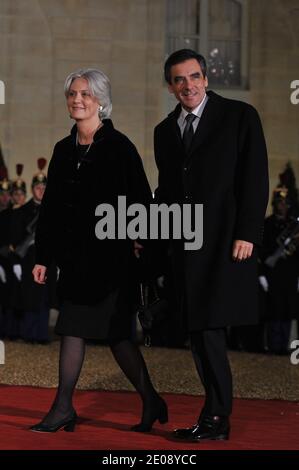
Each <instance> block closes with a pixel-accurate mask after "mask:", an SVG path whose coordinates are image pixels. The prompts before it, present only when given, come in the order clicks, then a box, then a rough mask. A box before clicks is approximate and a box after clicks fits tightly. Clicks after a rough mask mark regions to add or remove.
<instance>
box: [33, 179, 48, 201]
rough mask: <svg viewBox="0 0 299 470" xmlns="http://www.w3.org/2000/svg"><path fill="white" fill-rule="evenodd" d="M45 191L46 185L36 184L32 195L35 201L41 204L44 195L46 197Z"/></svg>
mask: <svg viewBox="0 0 299 470" xmlns="http://www.w3.org/2000/svg"><path fill="white" fill-rule="evenodd" d="M45 189H46V185H45V184H43V183H39V184H35V185H34V186H33V188H32V194H33V197H34V199H35V200H36V201H37V202H41V200H42V198H43V195H44V192H45Z"/></svg>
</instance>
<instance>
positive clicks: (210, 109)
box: [185, 91, 224, 162]
mask: <svg viewBox="0 0 299 470" xmlns="http://www.w3.org/2000/svg"><path fill="white" fill-rule="evenodd" d="M207 95H208V97H209V99H208V101H207V103H206V105H205V108H204V110H203V113H202V115H201V118H200V121H199V124H198V126H197V129H196V132H195V134H194V137H193V140H192V144H191V148H190V150H189V152H188V155H187V157H186V160H185V161H186V162H189V161H190V160H191V159H192V158H194V156H195V155H196V154H198V149H199V148H200V147H201V146H202V145H203V143H204V142H205V140H206V139H207V138H209V137H210V135H211V134H212V133H213V132H215V129H216V128H217V126H218V125H219V123H220V121H221V119H222V116H223V112H224V109H223V106H221V103H220V102H221V98H220V97H218V96H217V95H216V94H215V93H214V92H212V91H208V92H207ZM196 152H197V153H196Z"/></svg>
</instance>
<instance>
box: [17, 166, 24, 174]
mask: <svg viewBox="0 0 299 470" xmlns="http://www.w3.org/2000/svg"><path fill="white" fill-rule="evenodd" d="M23 168H24V165H23V164H22V163H17V164H16V172H17V175H18V176H21V174H22V173H23Z"/></svg>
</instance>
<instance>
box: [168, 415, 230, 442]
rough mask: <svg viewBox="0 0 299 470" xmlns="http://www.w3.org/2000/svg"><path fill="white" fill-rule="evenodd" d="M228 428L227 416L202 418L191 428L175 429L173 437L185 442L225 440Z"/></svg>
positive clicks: (227, 435)
mask: <svg viewBox="0 0 299 470" xmlns="http://www.w3.org/2000/svg"><path fill="white" fill-rule="evenodd" d="M229 432H230V426H229V419H228V417H227V416H203V417H202V418H201V419H200V421H199V423H198V424H195V425H194V426H192V427H191V428H183V429H176V430H175V431H174V432H173V436H174V437H176V438H178V439H184V440H187V441H203V440H205V439H210V440H226V439H228V438H229Z"/></svg>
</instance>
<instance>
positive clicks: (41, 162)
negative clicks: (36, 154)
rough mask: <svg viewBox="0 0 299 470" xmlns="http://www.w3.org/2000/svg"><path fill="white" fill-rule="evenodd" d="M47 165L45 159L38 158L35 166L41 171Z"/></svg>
mask: <svg viewBox="0 0 299 470" xmlns="http://www.w3.org/2000/svg"><path fill="white" fill-rule="evenodd" d="M46 164H47V160H46V159H45V158H38V160H37V166H38V169H39V170H40V171H42V170H43V169H44V168H45V166H46Z"/></svg>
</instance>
